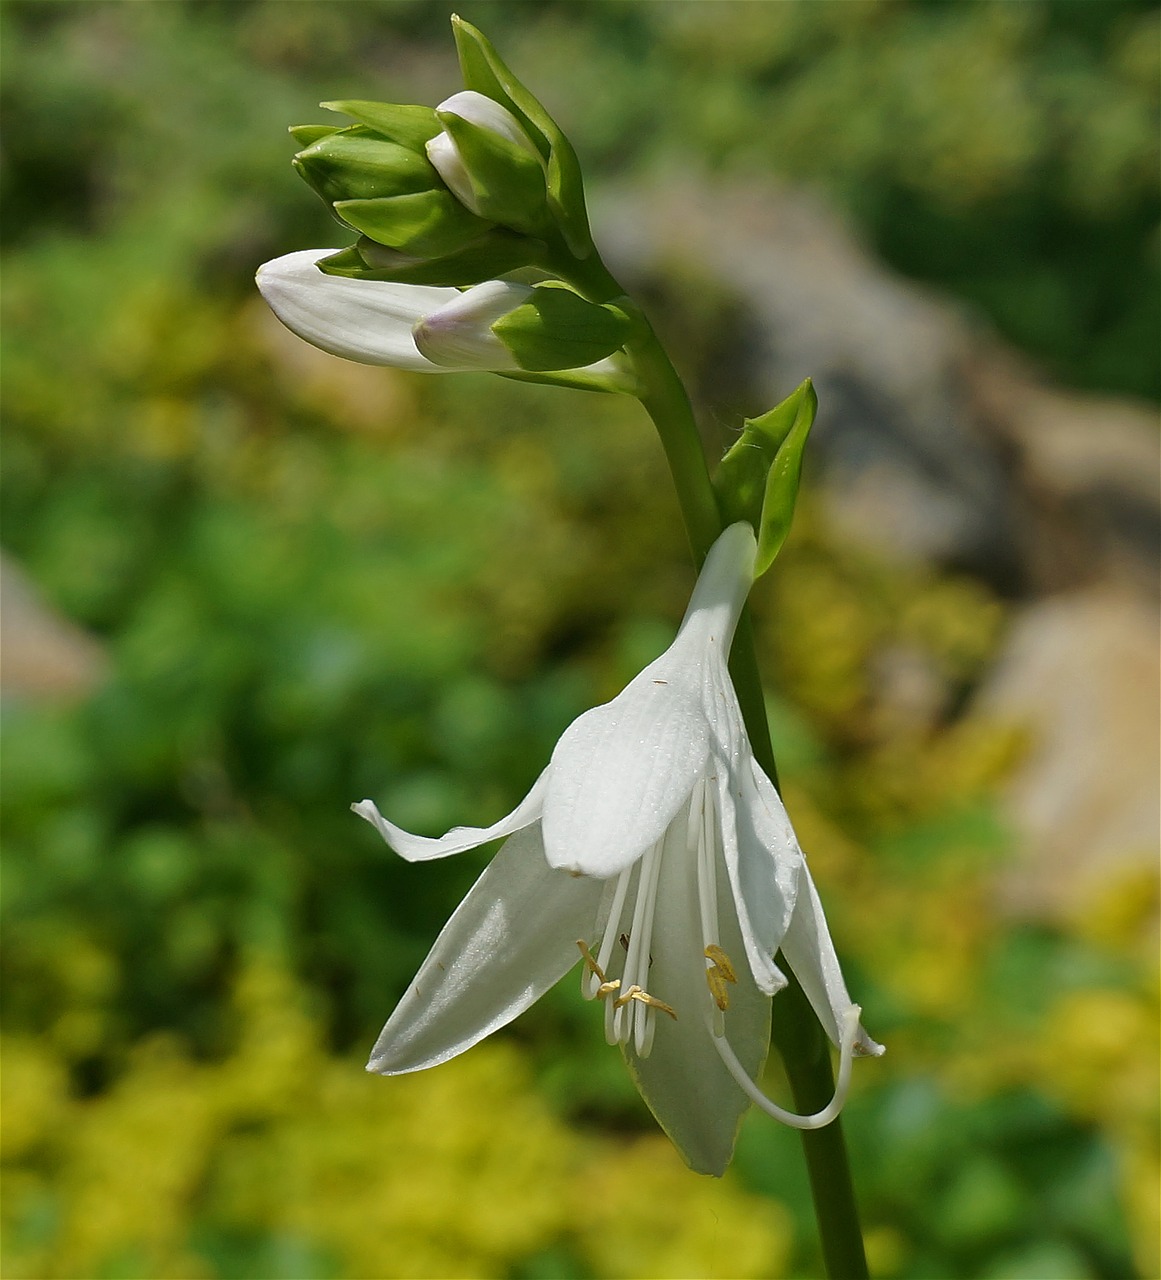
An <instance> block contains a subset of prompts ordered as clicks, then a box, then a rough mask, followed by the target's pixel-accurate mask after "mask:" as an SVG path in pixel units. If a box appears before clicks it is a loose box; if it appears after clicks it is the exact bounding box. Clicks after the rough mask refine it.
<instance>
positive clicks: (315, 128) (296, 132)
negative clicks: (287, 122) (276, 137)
mask: <svg viewBox="0 0 1161 1280" xmlns="http://www.w3.org/2000/svg"><path fill="white" fill-rule="evenodd" d="M286 132H287V133H289V134H290V136H291V137H292V138H293V139H294V140H295V142H297V143H298V145H299V146H300V147H309V146H310V144H311V143H312V142H317V141H318V140H319V139H320V138H329V137H330V136H331V134H332V133H338V132H339V127H338V125H334V124H292V125H291V126H290V128H289V129H287V131H286Z"/></svg>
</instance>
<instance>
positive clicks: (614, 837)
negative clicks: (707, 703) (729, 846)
mask: <svg viewBox="0 0 1161 1280" xmlns="http://www.w3.org/2000/svg"><path fill="white" fill-rule="evenodd" d="M662 671H665V673H666V676H665V677H664V678H663V677H661V675H660V673H661V672H662ZM680 677H681V673H679V672H674V671H672V670H671V669H670V668H669V667H667V666H665V665H664V658H661V659H658V661H657V662H655V663H653V664H652V665H650V666H648V667H646V668H645V670H644V671H643V672H642V673H641V674H640V675H639V676H637V678H636V679H635V680H633V681H632V682H631V683H630V684H629V685H628V686H627V687H626V688H625V689H624V690H623V691H622V692H621V693H620V694H618V695H617V697H615V698H614V699H613V700H612V702H607V703H605V705H604V706H602V707H594V708H593V710H592V711H586V712H585V714H584V715H582V716H581V717H580V718H579V719H577V720H574V721H573V723H572V724H571V725H570V726H569V727H568V728H567V729H566V730H565V731H564V733H563V734H562V735H561V738H560V741H559V742H558V743H557V744H556V749H555V750H554V751H553V753H552V760H551V763H550V764H549V771H550V776H549V782H548V790H547V793H546V795H545V798H544V847H545V852H546V853H547V856H548V861H549V862H550V863H551V864H552V865H553V866H554V867H565V868H567V869H569V870H572V871H578V872H582V873H583V874H585V875H595V876H604V877H608V876H613V875H616V874H617V872H619V871H623V870H624V869H625V868H626V867H628V866H631V865H632V864H633V863H634V862H636V860H637V859H638V858H639V857H640V856H641V855H642V854H643V853H644V852H645V850H646V849H647V848H648V847H649V846H650V845H651V844H653V843H654V842H655V841H657V840H660V839H661V837H662V836H663V835H664V834H665V829H666V827H668V826H669V824H670V822H671V821H672V820H673V817H674V815H675V814H676V813H677V811H678V809H679V808H680V807H681V806H682V805H683V804H686V803H688V801H689V796H690V792H691V791H692V790H693V785H694V783H695V782H696V781H697V779H698V778H699V777H700V776H701V774H702V772H703V770H704V768H705V763H706V760H707V758H708V756H709V726H708V725H707V724H706V719H705V716H704V715H703V714H702V711H701V700H700V695H699V692H698V690H697V689H696V688H695V687H691V686H690V685H689V684H688V682H684V681H682V680H681V678H680Z"/></svg>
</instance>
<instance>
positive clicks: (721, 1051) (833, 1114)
mask: <svg viewBox="0 0 1161 1280" xmlns="http://www.w3.org/2000/svg"><path fill="white" fill-rule="evenodd" d="M862 1013H863V1011H862V1009H860V1008H859V1006H858V1005H857V1004H852V1005H851V1006H850V1007H849V1008H848V1009H846V1010H845V1012H844V1013H843V1015H842V1019H841V1023H842V1026H841V1031H842V1042H841V1044H840V1046H839V1073H838V1080H837V1081H836V1082H835V1087H834V1096H833V1097H832V1098H831V1100H830V1101H829V1102H828V1103H827V1104H826V1106H825V1107H823V1109H822V1110H821V1111H816V1112H815V1113H814V1114H813V1115H809V1116H801V1115H799V1114H798V1113H797V1112H795V1111H787V1110H786V1109H785V1108H784V1107H780V1106H779V1105H778V1104H777V1103H776V1102H772V1101H771V1100H770V1099H769V1098H768V1097H766V1095H765V1094H764V1093H763V1092H762V1090H761V1089H759V1088H758V1086H757V1085H756V1084H755V1083H754V1081H753V1080H751V1079H750V1077H749V1076H748V1075H747V1074H746V1069H745V1067H743V1066H742V1064H741V1063H740V1062H739V1061H738V1056H737V1054H736V1053H734V1050H733V1048H732V1047H731V1045H730V1042H729V1041H728V1040H727V1039H726V1038H725V1036H724V1035H719V1034H717V1033H716V1032H714V1030H713V1019H712V1018H709V1017H707V1019H706V1020H707V1022H708V1023H709V1027H710V1031H711V1033H712V1034H711V1036H710V1038H711V1039H712V1040H713V1044H714V1048H715V1049H716V1050H717V1051H718V1057H720V1058H721V1060H722V1062H723V1063H724V1064H725V1067H726V1070H727V1071H728V1072H729V1073H730V1075H732V1076H733V1077H734V1079H735V1080H736V1081H737V1083H738V1087H739V1088H740V1089H741V1090H742V1092H743V1093H744V1094H745V1095H746V1097H748V1098H749V1099H750V1101H751V1102H752V1103H754V1105H755V1106H757V1107H761V1108H762V1110H763V1111H765V1112H766V1114H767V1115H770V1116H773V1117H774V1119H775V1120H779V1121H781V1122H782V1123H783V1124H787V1125H789V1126H790V1127H791V1128H792V1129H822V1128H825V1126H826V1125H828V1124H830V1123H831V1122H832V1121H833V1120H837V1119H838V1114H839V1112H840V1111H841V1110H842V1109H843V1104H844V1103H845V1102H846V1100H847V1092H848V1090H849V1089H850V1087H851V1067H852V1065H853V1064H854V1060H855V1054H856V1049H855V1038H856V1037H857V1036H858V1034H859V1018H860V1017H861V1016H862Z"/></svg>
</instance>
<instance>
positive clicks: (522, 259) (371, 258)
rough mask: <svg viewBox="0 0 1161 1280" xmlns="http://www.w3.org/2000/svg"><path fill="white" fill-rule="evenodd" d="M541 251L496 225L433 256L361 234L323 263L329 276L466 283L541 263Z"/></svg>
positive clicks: (410, 281) (414, 282)
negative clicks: (466, 242) (407, 251)
mask: <svg viewBox="0 0 1161 1280" xmlns="http://www.w3.org/2000/svg"><path fill="white" fill-rule="evenodd" d="M535 253H536V245H535V243H534V242H530V241H528V240H527V239H526V238H525V237H523V236H519V235H517V234H516V233H515V232H513V231H505V230H504V229H503V228H502V227H492V228H491V229H490V230H489V231H486V232H485V233H484V234H483V235H482V236H480V237H479V238H478V239H476V240H473V241H471V242H470V243H468V244H466V245H464V246H463V247H462V248H460V249H456V250H454V251H452V252H449V253H446V254H444V255H442V256H439V257H433V258H425V257H420V256H415V255H414V254H410V253H403V252H401V251H400V250H398V249H392V248H388V247H387V246H386V245H382V244H379V243H378V242H377V241H374V240H372V239H370V238H369V237H368V236H361V237H360V238H359V240H358V241H357V242H356V243H355V244H353V245H349V246H348V247H347V248H346V249H340V250H339V251H338V252H337V253H333V254H331V255H330V256H329V257H327V258H323V259H322V260H321V261H320V262H319V264H318V265H319V269H320V270H321V271H323V272H325V273H326V274H327V275H329V276H347V277H348V278H350V279H354V280H389V281H394V282H395V283H397V284H436V285H460V286H464V285H472V284H479V283H480V282H481V281H483V280H492V279H494V278H495V277H496V276H501V275H504V274H506V273H507V272H509V271H515V270H516V269H517V268H518V267H523V266H527V265H529V263H530V262H534V261H535V258H534V257H533V255H534V254H535Z"/></svg>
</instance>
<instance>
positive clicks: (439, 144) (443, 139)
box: [426, 89, 542, 218]
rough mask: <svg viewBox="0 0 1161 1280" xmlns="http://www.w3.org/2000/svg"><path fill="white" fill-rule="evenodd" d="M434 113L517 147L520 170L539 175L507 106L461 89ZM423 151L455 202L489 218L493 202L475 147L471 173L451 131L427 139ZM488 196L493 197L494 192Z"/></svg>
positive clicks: (536, 157)
mask: <svg viewBox="0 0 1161 1280" xmlns="http://www.w3.org/2000/svg"><path fill="white" fill-rule="evenodd" d="M435 110H436V114H437V115H438V116H439V117H440V118H441V119H442V118H444V117H445V116H448V115H451V116H455V117H457V118H458V119H460V120H463V121H465V122H466V123H467V124H469V125H473V126H474V127H475V128H477V129H483V130H486V131H487V132H488V133H491V134H494V135H495V136H496V137H497V138H502V139H503V140H504V142H506V143H509V144H511V146H513V147H515V148H517V152H518V154H519V155H520V156H521V157H526V159H521V161H520V162H519V166H518V167H520V168H522V169H523V170H524V172H525V175H527V174H528V173H533V174H538V173H539V172H540V170H541V168H542V160H541V156H540V153H539V152H538V151H537V150H536V147H535V146H534V145H533V143H532V140H531V139H530V138H529V136H528V134H527V133H526V132H525V130H524V126H523V125H522V124H521V123H520V121H519V120H517V119H516V117H515V116H514V115H513V114H512V112H511V111H509V110H508V108H507V107H503V106H501V105H500V103H498V102H495V101H494V100H493V99H491V98H489V97H486V96H485V95H484V94H482V93H477V92H476V91H475V90H474V89H465V90H462V91H461V92H460V93H453V94H452V96H451V97H450V98H447V99H445V100H444V101H443V102H441V103H440V104H439V106H438V107H436V109H435ZM445 124H446V120H445ZM453 127H454V126H453ZM426 149H427V158H428V159H429V160H430V161H431V163H432V166H433V167H434V168H435V170H436V172H437V173H438V174H439V176H440V177H441V178H442V179H443V180H444V182H445V183H446V184H447V186H448V188H449V189H450V190H451V192H452V193H453V194H454V195H455V197H456V199H457V200H459V202H460V203H461V204H462V205H463V206H464V207H465V208H466V209H468V210H470V211H471V212H472V213H474V214H476V215H477V216H478V217H483V218H493V217H494V213H495V209H494V208H493V207H491V206H492V204H493V201H490V200H489V198H488V187H489V186H490V185H491V184H490V182H489V178H488V175H487V173H486V172H481V170H480V164H481V159H482V157H481V155H480V154H479V153H478V151H479V149H478V148H477V154H476V157H475V165H474V173H473V164H472V162H471V159H470V158H466V157H465V154H464V150H463V147H462V146H461V143H460V142H457V141H456V139H455V138H454V137H453V136H452V130H451V129H448V128H445V129H444V131H443V132H442V133H439V134H437V135H436V136H435V137H434V138H432V139H430V141H429V142H428V143H427V144H426ZM485 149H486V148H485ZM509 154H511V153H509ZM525 180H527V177H526V179H525ZM492 195H493V197H494V196H495V192H492Z"/></svg>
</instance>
